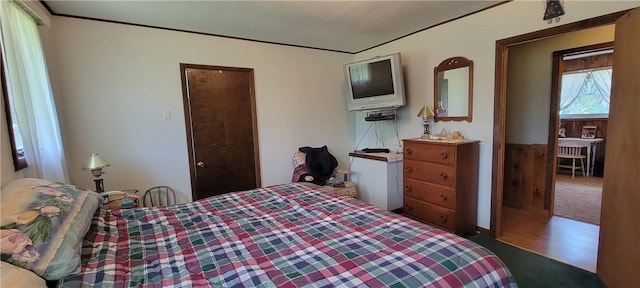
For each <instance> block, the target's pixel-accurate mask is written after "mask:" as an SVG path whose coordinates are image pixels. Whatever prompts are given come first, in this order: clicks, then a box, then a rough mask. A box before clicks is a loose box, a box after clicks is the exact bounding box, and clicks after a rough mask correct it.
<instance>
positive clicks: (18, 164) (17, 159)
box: [0, 49, 29, 171]
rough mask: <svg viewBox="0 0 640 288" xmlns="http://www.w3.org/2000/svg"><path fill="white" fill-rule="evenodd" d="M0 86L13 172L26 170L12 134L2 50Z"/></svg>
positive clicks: (0, 53) (0, 52)
mask: <svg viewBox="0 0 640 288" xmlns="http://www.w3.org/2000/svg"><path fill="white" fill-rule="evenodd" d="M0 73H1V74H0V82H2V83H1V84H0V85H1V86H2V87H1V89H2V102H4V113H5V116H6V118H7V133H8V134H9V143H10V144H11V156H12V157H11V158H13V167H14V169H15V171H20V170H22V169H24V168H27V167H28V166H29V165H28V164H27V159H26V157H24V156H21V155H20V154H19V153H18V148H17V147H16V135H15V134H13V117H12V116H11V115H13V114H12V110H11V109H12V108H13V107H11V102H9V90H8V89H7V74H5V69H4V56H3V54H2V49H0Z"/></svg>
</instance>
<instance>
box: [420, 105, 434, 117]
mask: <svg viewBox="0 0 640 288" xmlns="http://www.w3.org/2000/svg"><path fill="white" fill-rule="evenodd" d="M433 116H434V114H433V110H431V107H429V106H428V105H424V107H422V109H420V112H418V117H422V118H428V117H433Z"/></svg>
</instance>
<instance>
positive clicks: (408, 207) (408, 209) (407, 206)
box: [404, 204, 413, 211]
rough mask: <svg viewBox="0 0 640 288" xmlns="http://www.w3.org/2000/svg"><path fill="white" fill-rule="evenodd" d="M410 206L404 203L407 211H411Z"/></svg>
mask: <svg viewBox="0 0 640 288" xmlns="http://www.w3.org/2000/svg"><path fill="white" fill-rule="evenodd" d="M412 208H413V207H411V205H409V204H407V205H404V209H406V210H407V211H411V209H412Z"/></svg>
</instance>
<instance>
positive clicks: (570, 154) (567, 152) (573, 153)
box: [558, 144, 587, 178]
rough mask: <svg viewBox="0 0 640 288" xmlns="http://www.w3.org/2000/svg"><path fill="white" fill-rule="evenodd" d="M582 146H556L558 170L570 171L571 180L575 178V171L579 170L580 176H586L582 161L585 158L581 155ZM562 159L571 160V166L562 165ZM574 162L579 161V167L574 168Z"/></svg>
mask: <svg viewBox="0 0 640 288" xmlns="http://www.w3.org/2000/svg"><path fill="white" fill-rule="evenodd" d="M582 148H584V147H583V146H577V145H570V144H567V145H564V144H563V145H558V170H559V169H560V168H568V169H571V178H576V170H578V169H580V170H581V171H582V176H587V175H586V173H585V169H584V160H585V159H586V158H587V156H584V155H583V154H582ZM563 159H569V160H571V165H569V164H563V163H562V160H563ZM576 160H580V166H576Z"/></svg>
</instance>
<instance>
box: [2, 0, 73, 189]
mask: <svg viewBox="0 0 640 288" xmlns="http://www.w3.org/2000/svg"><path fill="white" fill-rule="evenodd" d="M21 5H25V4H24V3H22V2H20V3H17V2H14V1H0V16H1V17H0V29H1V32H2V34H1V36H2V37H1V38H0V43H1V44H2V45H1V48H2V53H1V55H0V57H2V94H3V97H4V100H5V101H4V102H5V103H4V104H5V108H6V114H7V122H8V124H9V129H8V130H9V134H10V135H9V136H10V137H11V140H12V144H13V147H12V148H13V154H14V155H13V156H14V166H15V168H16V170H19V169H21V168H24V167H26V163H27V162H28V163H29V169H26V171H25V172H24V173H25V174H23V175H24V176H25V177H35V178H43V179H47V180H50V181H59V182H68V181H67V180H68V177H67V175H66V171H65V166H66V163H65V159H64V150H63V147H62V137H61V135H60V126H59V125H58V115H57V111H56V106H55V103H54V98H53V93H52V91H51V85H50V84H49V76H48V72H47V65H46V61H45V58H44V52H43V49H42V44H41V42H40V34H39V31H38V27H37V22H38V21H37V20H36V19H35V18H34V16H33V15H31V14H29V13H27V12H26V11H25V10H24V9H23V6H21ZM27 10H28V9H27ZM16 159H17V161H16Z"/></svg>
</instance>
